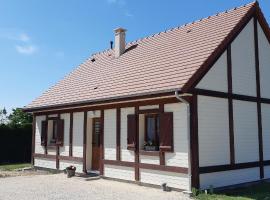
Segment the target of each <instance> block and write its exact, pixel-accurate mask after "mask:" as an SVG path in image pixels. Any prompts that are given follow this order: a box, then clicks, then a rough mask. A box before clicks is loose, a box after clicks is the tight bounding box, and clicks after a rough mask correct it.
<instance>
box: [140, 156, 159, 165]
mask: <svg viewBox="0 0 270 200" xmlns="http://www.w3.org/2000/svg"><path fill="white" fill-rule="evenodd" d="M140 162H141V163H147V164H153V165H159V164H160V161H159V156H146V155H140Z"/></svg>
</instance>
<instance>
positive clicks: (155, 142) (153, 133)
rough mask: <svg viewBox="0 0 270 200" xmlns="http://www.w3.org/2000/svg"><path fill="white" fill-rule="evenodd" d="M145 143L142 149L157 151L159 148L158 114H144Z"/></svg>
mask: <svg viewBox="0 0 270 200" xmlns="http://www.w3.org/2000/svg"><path fill="white" fill-rule="evenodd" d="M144 140H145V145H144V149H145V150H149V151H151V150H152V151H157V150H158V149H159V115H158V114H146V115H145V137H144Z"/></svg>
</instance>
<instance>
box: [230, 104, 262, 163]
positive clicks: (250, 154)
mask: <svg viewBox="0 0 270 200" xmlns="http://www.w3.org/2000/svg"><path fill="white" fill-rule="evenodd" d="M233 114H234V148H235V162H236V163H242V162H252V161H258V160H259V142H258V118H257V104H256V103H254V102H247V101H238V100H233Z"/></svg>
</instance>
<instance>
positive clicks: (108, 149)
mask: <svg viewBox="0 0 270 200" xmlns="http://www.w3.org/2000/svg"><path fill="white" fill-rule="evenodd" d="M104 158H105V159H106V160H116V109H109V110H104Z"/></svg>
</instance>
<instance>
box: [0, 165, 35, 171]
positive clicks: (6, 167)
mask: <svg viewBox="0 0 270 200" xmlns="http://www.w3.org/2000/svg"><path fill="white" fill-rule="evenodd" d="M31 166H32V165H31V164H30V163H16V164H7V165H0V170H3V171H14V170H17V169H22V168H25V167H31Z"/></svg>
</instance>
